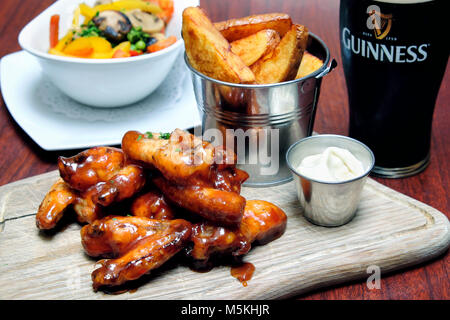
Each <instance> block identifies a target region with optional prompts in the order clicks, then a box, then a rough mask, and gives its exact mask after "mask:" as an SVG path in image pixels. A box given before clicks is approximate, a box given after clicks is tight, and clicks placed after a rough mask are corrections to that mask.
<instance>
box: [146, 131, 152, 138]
mask: <svg viewBox="0 0 450 320" xmlns="http://www.w3.org/2000/svg"><path fill="white" fill-rule="evenodd" d="M145 134H146V135H147V138H149V139H151V138H153V133H151V132H150V131H147V132H146V133H145Z"/></svg>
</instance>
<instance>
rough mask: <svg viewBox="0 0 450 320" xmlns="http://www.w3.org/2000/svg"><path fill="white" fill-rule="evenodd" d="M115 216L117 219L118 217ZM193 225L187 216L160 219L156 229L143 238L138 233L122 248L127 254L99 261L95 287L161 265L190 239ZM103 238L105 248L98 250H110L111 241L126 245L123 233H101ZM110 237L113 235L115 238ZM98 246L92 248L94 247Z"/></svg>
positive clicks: (134, 276) (120, 281) (117, 282)
mask: <svg viewBox="0 0 450 320" xmlns="http://www.w3.org/2000/svg"><path fill="white" fill-rule="evenodd" d="M112 219H117V217H114V218H112ZM123 219H124V221H126V219H129V221H132V219H147V218H142V217H124V218H123ZM148 220H150V219H148ZM155 221H158V220H155ZM155 223H156V222H155ZM131 224H133V223H131ZM111 226H112V228H107V229H108V230H110V232H112V233H114V232H117V228H115V227H114V226H113V225H111ZM136 228H137V229H139V230H140V231H139V233H141V232H144V231H143V230H144V229H145V228H142V227H140V226H139V225H137V226H136ZM150 229H151V228H150ZM191 229H192V225H191V224H190V223H189V222H187V221H186V220H181V219H179V220H169V221H159V225H158V227H157V228H155V229H154V232H150V234H149V235H146V236H142V238H140V235H138V236H137V239H135V241H134V242H133V241H131V243H133V244H132V245H131V246H130V247H129V248H127V249H123V250H124V251H125V253H124V254H122V255H120V256H119V257H118V258H116V259H107V260H101V261H99V263H100V265H101V267H100V268H98V269H96V270H94V272H93V273H92V281H93V287H94V290H97V289H98V288H100V287H104V286H107V287H110V286H118V285H121V284H123V283H125V282H127V281H131V280H136V279H138V278H140V277H141V276H143V275H144V274H147V273H149V272H150V271H151V270H154V269H156V268H158V267H160V266H161V265H163V264H164V263H165V262H166V261H167V260H169V259H170V258H171V257H173V256H174V255H175V254H176V253H178V252H179V251H180V250H181V249H183V248H184V247H185V245H186V244H187V243H188V241H189V238H190V235H191ZM152 231H153V230H152ZM95 232H96V231H94V234H95ZM102 232H104V231H101V232H100V233H102ZM119 232H120V231H119ZM125 234H127V235H130V234H131V236H132V237H135V236H136V234H135V233H134V232H131V233H130V232H125ZM85 239H87V237H85ZM101 239H104V241H106V243H107V244H106V245H105V246H104V247H103V248H102V247H100V246H99V247H98V248H96V249H95V250H97V251H98V252H102V251H103V252H107V251H108V250H109V248H112V247H113V246H112V244H113V245H117V244H121V245H118V247H121V248H125V247H126V245H123V246H122V244H123V242H122V241H121V240H120V239H121V238H120V236H118V237H117V238H115V237H114V236H113V237H112V238H111V237H108V236H105V237H101ZM109 239H112V241H110V240H109ZM118 239H119V240H118ZM88 241H89V240H88ZM100 242H102V240H100ZM84 246H85V248H86V244H84ZM95 250H94V249H92V251H95ZM120 251H121V250H120V249H118V250H117V251H116V252H118V253H119V254H120ZM91 253H92V252H91Z"/></svg>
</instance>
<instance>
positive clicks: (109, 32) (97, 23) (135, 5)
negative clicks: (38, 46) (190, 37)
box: [49, 0, 177, 59]
mask: <svg viewBox="0 0 450 320" xmlns="http://www.w3.org/2000/svg"><path fill="white" fill-rule="evenodd" d="M173 11H174V6H173V0H116V1H114V0H99V1H97V2H96V4H95V6H94V7H90V6H88V5H86V4H84V3H82V4H80V5H79V7H78V8H77V9H76V10H75V13H74V17H73V22H72V27H71V28H70V30H69V31H68V32H67V34H66V35H65V36H64V37H63V38H61V39H58V33H59V20H60V17H59V15H54V16H52V17H51V19H50V50H49V53H50V54H55V55H60V56H70V57H78V58H90V59H110V58H127V57H134V56H139V55H142V54H145V53H152V52H156V51H159V50H162V49H164V48H167V47H169V46H171V45H172V44H174V43H175V42H176V41H177V39H176V37H174V36H170V37H166V36H165V34H164V32H165V28H166V26H167V23H169V21H170V19H171V18H172V15H173ZM82 18H84V20H83V22H82V23H80V21H81V19H82Z"/></svg>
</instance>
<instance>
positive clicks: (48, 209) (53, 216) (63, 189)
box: [36, 179, 76, 230]
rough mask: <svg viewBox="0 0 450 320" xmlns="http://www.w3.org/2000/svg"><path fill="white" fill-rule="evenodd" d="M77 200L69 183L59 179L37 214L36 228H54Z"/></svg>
mask: <svg viewBox="0 0 450 320" xmlns="http://www.w3.org/2000/svg"><path fill="white" fill-rule="evenodd" d="M75 198H76V194H74V192H73V191H72V189H71V188H70V187H69V186H68V185H67V183H65V182H64V180H63V179H58V181H56V183H55V184H53V186H52V187H51V188H50V190H49V192H48V193H47V194H46V195H45V198H44V200H43V201H42V203H41V205H40V206H39V209H38V212H37V214H36V226H37V227H38V228H39V229H42V230H47V229H52V228H54V227H55V226H56V224H57V223H58V221H59V220H60V219H61V218H62V216H63V214H64V211H65V210H66V208H67V207H68V206H70V205H71V204H72V203H73V202H74V201H75Z"/></svg>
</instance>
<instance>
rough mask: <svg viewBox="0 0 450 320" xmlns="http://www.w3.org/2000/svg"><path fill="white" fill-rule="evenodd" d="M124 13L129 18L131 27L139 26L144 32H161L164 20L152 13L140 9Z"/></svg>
mask: <svg viewBox="0 0 450 320" xmlns="http://www.w3.org/2000/svg"><path fill="white" fill-rule="evenodd" d="M125 14H126V15H127V17H128V18H129V19H130V21H131V24H132V25H133V27H135V28H136V27H141V28H142V31H144V32H146V33H155V32H161V30H162V29H163V28H164V21H163V20H162V19H161V18H159V17H158V16H156V15H154V14H151V13H148V12H144V11H142V10H140V9H135V10H130V11H127V12H126V13H125Z"/></svg>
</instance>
